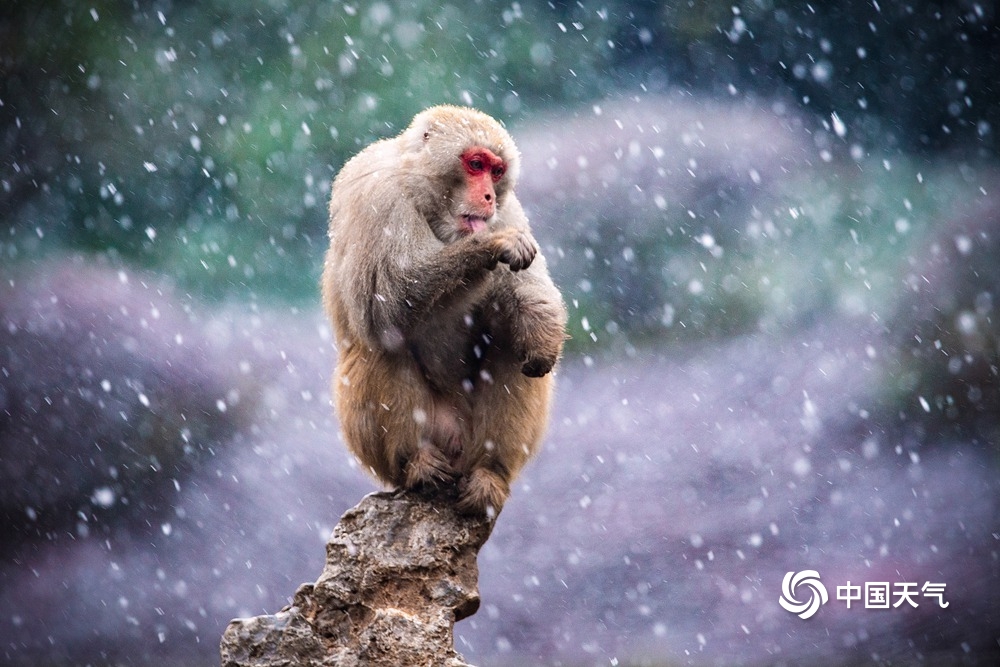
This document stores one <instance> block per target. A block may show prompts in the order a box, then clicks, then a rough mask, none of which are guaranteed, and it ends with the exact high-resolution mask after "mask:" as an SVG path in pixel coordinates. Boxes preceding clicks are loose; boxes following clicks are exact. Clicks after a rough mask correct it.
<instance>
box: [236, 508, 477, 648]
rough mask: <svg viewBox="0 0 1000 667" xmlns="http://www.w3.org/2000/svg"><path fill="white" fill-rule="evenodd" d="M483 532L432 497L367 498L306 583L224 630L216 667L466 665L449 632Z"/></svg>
mask: <svg viewBox="0 0 1000 667" xmlns="http://www.w3.org/2000/svg"><path fill="white" fill-rule="evenodd" d="M446 500H447V499H446ZM492 529H493V520H491V519H487V518H477V517H468V516H464V515H461V514H459V513H457V512H456V511H455V510H454V509H453V508H452V504H451V503H449V502H442V499H441V498H432V497H427V496H424V495H419V494H415V493H412V492H393V493H373V494H371V495H369V496H366V497H365V498H364V500H362V501H361V503H359V504H358V506H357V507H354V508H353V509H350V510H348V511H347V512H346V513H345V514H344V516H343V517H341V519H340V523H339V524H338V525H337V527H336V528H334V530H333V535H332V536H331V537H330V539H329V541H328V542H327V545H326V565H325V567H324V568H323V573H322V574H321V575H320V577H319V579H318V580H317V581H316V583H315V584H303V585H301V586H299V589H298V590H297V591H296V592H295V596H294V598H293V600H292V602H291V604H290V605H288V606H286V607H285V608H284V609H282V610H281V611H280V612H278V613H277V614H274V615H269V616H257V617H255V618H249V619H236V620H234V621H232V622H231V623H230V624H229V627H227V628H226V631H225V633H224V634H223V636H222V645H221V653H222V665H223V667H278V666H279V665H292V664H294V665H316V666H319V665H324V666H332V665H337V666H338V667H348V666H354V665H368V666H370V667H379V666H380V665H385V666H387V667H399V666H400V665H407V666H413V667H416V666H419V665H427V666H428V667H431V666H434V667H438V666H441V665H445V666H448V667H462V666H463V665H466V663H465V661H464V659H463V658H462V656H461V655H459V654H458V653H456V652H455V649H454V645H453V644H454V642H453V635H452V631H453V628H454V625H455V622H456V621H460V620H462V619H463V618H466V617H468V616H471V615H472V614H474V613H476V610H477V609H478V608H479V590H478V578H479V569H478V566H477V564H476V556H477V554H478V553H479V549H480V548H481V547H482V546H483V544H484V543H485V542H486V540H487V539H488V538H489V536H490V532H491V531H492Z"/></svg>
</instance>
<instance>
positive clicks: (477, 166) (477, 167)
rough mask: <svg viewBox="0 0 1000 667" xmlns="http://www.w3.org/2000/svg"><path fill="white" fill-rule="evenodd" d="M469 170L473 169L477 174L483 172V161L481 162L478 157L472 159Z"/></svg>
mask: <svg viewBox="0 0 1000 667" xmlns="http://www.w3.org/2000/svg"><path fill="white" fill-rule="evenodd" d="M469 169H471V170H472V171H476V172H478V171H482V170H483V161H482V160H480V159H479V158H477V157H474V158H472V159H471V160H469Z"/></svg>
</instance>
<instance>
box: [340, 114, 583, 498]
mask: <svg viewBox="0 0 1000 667" xmlns="http://www.w3.org/2000/svg"><path fill="white" fill-rule="evenodd" d="M518 167H519V155H518V152H517V148H516V147H515V145H514V141H513V139H511V137H510V135H509V134H508V133H507V132H506V130H504V129H503V127H501V126H500V124H499V123H498V122H497V121H495V120H494V119H493V118H491V117H489V116H487V115H486V114H484V113H481V112H479V111H475V110H473V109H467V108H461V107H454V106H438V107H433V108H431V109H428V110H426V111H423V112H422V113H420V114H418V115H417V116H416V117H415V118H414V119H413V122H412V123H411V124H410V126H409V127H408V128H407V129H406V130H404V131H403V132H402V133H401V134H400V135H399V136H397V137H395V138H392V139H385V140H382V141H379V142H376V143H374V144H372V145H371V146H368V147H367V148H366V149H364V150H363V151H361V153H359V154H358V155H356V156H355V157H354V158H352V159H351V160H350V161H348V163H347V164H346V165H344V168H343V169H342V170H341V172H340V174H339V175H338V176H337V177H336V179H335V180H334V182H333V192H332V196H331V199H330V249H329V251H328V253H327V255H326V263H325V266H324V271H323V279H322V287H323V300H324V305H325V307H326V309H327V312H328V313H329V315H330V317H331V319H332V321H333V329H334V334H335V336H336V343H337V347H338V360H337V368H336V371H335V373H334V377H333V392H334V396H335V403H336V409H337V413H338V416H339V418H340V424H341V429H342V431H343V434H344V437H345V439H346V441H347V445H348V447H349V448H350V449H351V451H352V452H353V453H354V454H355V455H356V456H357V457H358V459H359V460H360V461H361V462H362V464H363V465H364V466H365V467H367V468H368V469H369V470H370V471H371V472H372V473H373V474H374V475H375V476H376V477H377V478H378V479H380V480H382V481H383V482H385V483H387V484H389V485H392V486H394V487H397V488H399V487H403V488H421V487H427V486H430V487H438V486H440V487H446V486H448V485H452V484H457V488H458V505H459V508H460V509H461V510H463V511H466V512H469V513H477V512H480V513H486V514H494V513H495V512H497V511H499V510H500V508H501V507H502V505H503V503H504V501H505V500H506V499H507V497H508V495H509V493H510V484H511V481H512V480H513V479H514V477H515V476H516V475H517V474H518V472H519V471H520V470H521V468H522V466H523V465H524V464H525V462H526V461H527V460H528V459H529V458H530V457H531V456H532V454H534V453H535V451H536V450H537V449H538V446H539V443H540V441H541V438H542V435H543V433H544V431H545V427H546V423H547V420H548V410H549V402H550V399H551V395H552V387H553V381H552V374H551V372H552V370H553V367H554V366H555V365H556V362H557V360H558V359H559V356H560V354H561V351H562V345H563V341H564V339H565V338H566V334H565V325H566V309H565V306H564V305H563V301H562V297H561V295H560V294H559V291H558V290H557V289H556V287H555V285H554V284H553V283H552V280H551V278H550V277H549V274H548V271H547V269H546V265H545V260H544V258H543V257H542V255H541V254H540V253H539V248H538V244H537V243H536V241H535V239H534V238H533V237H532V235H531V231H530V229H529V227H528V220H527V217H526V216H525V214H524V211H523V210H522V208H521V205H520V204H519V203H518V201H517V198H516V197H515V196H514V185H515V183H516V180H517V175H518Z"/></svg>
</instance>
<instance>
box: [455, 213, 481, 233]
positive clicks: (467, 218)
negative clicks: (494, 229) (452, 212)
mask: <svg viewBox="0 0 1000 667" xmlns="http://www.w3.org/2000/svg"><path fill="white" fill-rule="evenodd" d="M459 220H460V221H461V226H462V231H463V232H465V233H466V234H474V233H475V232H481V231H483V230H484V229H486V218H484V217H483V216H481V215H471V214H463V215H460V216H459Z"/></svg>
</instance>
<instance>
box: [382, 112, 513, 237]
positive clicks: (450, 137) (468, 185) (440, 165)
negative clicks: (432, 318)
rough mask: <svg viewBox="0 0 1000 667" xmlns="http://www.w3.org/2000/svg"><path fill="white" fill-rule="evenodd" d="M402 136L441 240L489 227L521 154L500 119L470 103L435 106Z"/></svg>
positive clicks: (510, 185)
mask: <svg viewBox="0 0 1000 667" xmlns="http://www.w3.org/2000/svg"><path fill="white" fill-rule="evenodd" d="M400 141H401V143H402V149H403V152H404V154H405V155H406V157H407V162H408V165H409V169H413V170H416V171H417V172H418V173H420V174H421V175H422V176H424V177H425V180H423V181H422V182H417V181H413V183H414V185H415V186H416V187H417V188H419V189H420V190H421V192H419V193H413V194H415V195H417V201H418V206H419V207H420V209H421V210H422V211H424V212H425V213H426V215H427V219H428V221H429V223H430V224H431V227H432V229H433V230H434V233H435V235H437V237H438V238H439V239H440V240H441V241H443V242H445V243H451V242H452V241H455V240H457V239H458V238H460V237H462V236H465V235H467V234H473V233H475V232H477V231H481V230H484V229H487V228H488V227H489V225H490V224H491V223H492V222H493V221H494V220H495V218H496V215H497V213H498V211H502V210H503V207H504V202H505V201H506V198H507V197H508V196H509V195H510V193H511V192H512V191H513V188H514V183H515V181H516V179H517V173H518V169H519V166H520V155H519V154H518V152H517V147H516V146H515V145H514V140H513V139H512V138H511V136H510V134H508V133H507V131H506V130H505V129H504V128H503V127H502V126H501V125H500V123H498V122H497V121H496V120H494V119H493V118H491V117H490V116H488V115H486V114H484V113H482V112H481V111H476V110H475V109H469V108H466V107H457V106H450V105H442V106H436V107H431V108H430V109H427V110H426V111H422V112H421V113H419V114H417V116H416V117H415V118H414V119H413V122H412V123H411V124H410V127H409V128H407V129H406V130H405V131H404V132H403V134H402V135H401V136H400ZM442 193H443V196H442Z"/></svg>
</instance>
